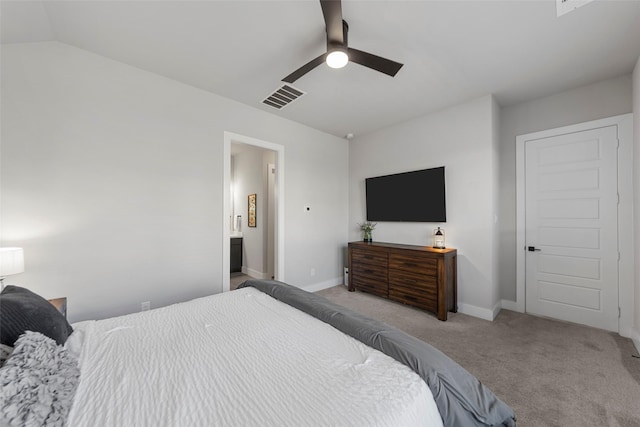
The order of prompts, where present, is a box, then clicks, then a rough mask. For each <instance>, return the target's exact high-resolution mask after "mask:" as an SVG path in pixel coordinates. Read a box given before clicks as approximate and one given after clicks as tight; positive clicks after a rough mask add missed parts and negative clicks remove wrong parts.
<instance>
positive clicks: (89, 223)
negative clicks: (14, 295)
mask: <svg viewBox="0 0 640 427" xmlns="http://www.w3.org/2000/svg"><path fill="white" fill-rule="evenodd" d="M1 78H2V81H1V83H2V100H1V102H2V134H1V137H2V139H1V140H2V157H1V159H0V161H1V168H2V169H1V173H2V182H1V190H2V191H1V194H2V205H1V216H2V223H1V233H2V234H1V236H0V245H1V246H22V247H24V249H25V258H26V261H25V263H26V272H25V273H23V274H21V275H19V276H14V277H12V278H10V279H8V281H7V282H8V283H15V284H19V285H23V286H26V287H29V288H30V289H32V290H34V291H35V292H38V293H40V294H42V295H43V296H45V297H47V298H52V297H59V296H67V297H68V299H69V301H68V302H69V318H70V320H71V321H78V320H82V319H87V318H101V317H107V316H113V315H118V314H123V313H129V312H134V311H139V309H140V302H141V301H147V300H150V301H151V304H152V306H154V307H157V306H161V305H165V304H168V303H171V302H175V301H181V300H186V299H189V298H193V297H198V296H203V295H207V294H213V293H217V292H220V291H221V289H222V261H221V260H222V248H223V245H228V242H223V241H222V231H223V229H222V228H223V223H224V221H223V218H224V217H225V216H227V215H228V212H223V209H222V200H223V192H226V191H228V188H223V184H222V182H223V138H224V132H225V131H230V132H235V133H238V134H242V135H247V136H252V137H255V138H259V139H261V140H265V141H271V142H273V143H277V144H280V145H282V146H284V147H285V149H284V154H285V158H286V162H285V165H286V175H285V183H284V186H285V194H286V200H285V213H284V215H285V221H284V222H285V224H286V227H285V254H284V256H285V277H286V280H287V281H288V282H290V283H292V284H295V285H298V286H302V287H312V286H314V285H317V284H318V283H326V282H335V283H336V284H337V283H340V281H341V276H342V271H341V269H342V249H341V248H342V247H343V246H344V242H345V241H346V240H347V232H346V230H345V224H346V223H347V217H348V215H347V206H348V202H347V199H348V190H347V188H346V187H345V186H344V183H345V182H347V179H348V144H347V142H346V141H345V140H343V139H341V138H336V137H334V136H331V135H328V134H325V133H322V132H319V131H316V130H313V129H311V128H308V127H306V126H303V125H300V124H297V123H294V122H292V121H288V120H284V119H281V118H278V117H277V116H275V115H271V114H267V113H265V112H262V111H260V110H257V109H254V108H250V107H248V106H245V105H242V104H239V103H236V102H233V101H230V100H228V99H225V98H222V97H219V96H216V95H214V94H211V93H208V92H205V91H202V90H199V89H196V88H193V87H190V86H187V85H184V84H181V83H178V82H175V81H172V80H170V79H166V78H164V77H160V76H157V75H154V74H151V73H148V72H144V71H141V70H139V69H136V68H133V67H130V66H126V65H124V64H121V63H118V62H115V61H112V60H109V59H106V58H103V57H100V56H98V55H94V54H91V53H88V52H86V51H83V50H80V49H77V48H73V47H70V46H68V45H64V44H61V43H57V42H45V43H30V44H14V45H10V44H5V45H3V46H2V76H1ZM257 96H258V95H257ZM256 100H257V101H256V102H259V98H256ZM307 203H311V204H312V205H313V206H314V207H315V209H314V211H313V214H312V215H309V214H305V213H304V212H303V206H304V205H305V204H307ZM311 264H312V266H313V268H315V271H316V275H315V276H313V277H311V276H310V274H309V268H310V267H311Z"/></svg>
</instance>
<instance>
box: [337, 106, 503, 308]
mask: <svg viewBox="0 0 640 427" xmlns="http://www.w3.org/2000/svg"><path fill="white" fill-rule="evenodd" d="M496 112H497V106H496V104H495V101H494V100H493V98H492V97H491V96H485V97H482V98H479V99H476V100H474V101H471V102H468V103H465V104H462V105H458V106H455V107H452V108H449V109H446V110H443V111H440V112H436V113H433V114H429V115H427V116H424V117H420V118H417V119H414V120H411V121H408V122H406V123H401V124H399V125H396V126H391V127H388V128H385V129H383V130H380V131H377V132H374V133H371V134H367V135H362V136H358V137H357V138H355V139H353V140H352V141H351V142H350V145H349V201H350V204H349V207H350V209H349V237H350V240H360V239H361V238H362V236H361V233H360V231H359V229H358V227H357V224H358V223H360V222H363V221H364V220H365V212H366V211H365V198H364V180H365V178H368V177H373V176H379V175H385V174H392V173H398V172H406V171H412V170H418V169H425V168H431V167H438V166H443V165H444V166H445V174H446V176H445V179H446V191H447V222H446V223H445V224H431V223H393V222H385V223H378V226H377V228H376V229H375V230H374V232H373V239H374V240H376V241H383V242H393V243H405V244H416V245H431V244H432V231H433V229H434V228H435V227H436V226H442V227H444V228H445V231H446V238H447V246H449V247H453V248H456V249H457V250H458V303H459V304H458V305H459V308H460V311H462V312H466V313H469V314H473V315H476V316H480V317H484V318H492V315H493V309H494V304H495V302H496V301H495V299H496V296H497V278H496V275H497V273H496V271H495V269H496V265H495V262H494V258H495V257H494V256H493V252H494V249H495V247H494V245H495V244H496V242H494V233H495V232H494V228H495V226H494V223H493V217H494V213H495V212H494V206H495V204H496V201H495V200H496V198H497V194H496V193H495V186H496V185H497V179H496V176H495V175H496V173H497V172H496V171H497V165H496V164H495V161H496V150H495V146H496V138H495V136H494V133H495V130H494V129H493V125H494V123H495V121H496V120H497V117H495V115H496V114H495V113H496ZM415 191H416V194H417V195H419V194H420V189H419V188H416V189H415Z"/></svg>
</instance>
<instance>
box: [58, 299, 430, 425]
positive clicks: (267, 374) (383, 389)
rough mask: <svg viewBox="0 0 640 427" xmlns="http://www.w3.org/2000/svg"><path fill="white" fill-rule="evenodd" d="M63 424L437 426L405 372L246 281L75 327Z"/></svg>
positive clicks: (425, 393) (423, 389) (426, 398)
mask: <svg viewBox="0 0 640 427" xmlns="http://www.w3.org/2000/svg"><path fill="white" fill-rule="evenodd" d="M74 328H75V332H74V333H73V335H72V336H71V337H70V338H69V341H68V344H67V347H68V348H69V349H71V350H72V351H76V352H78V353H79V360H80V369H81V380H80V385H79V388H78V391H77V394H76V397H75V400H74V403H73V407H72V409H71V413H70V415H69V425H71V426H92V427H93V426H123V427H124V426H127V427H128V426H190V427H191V426H418V425H421V426H427V425H429V426H441V425H442V421H441V418H440V415H439V413H438V410H437V407H436V405H435V402H434V400H433V396H432V394H431V392H430V390H429V389H428V388H427V386H426V384H425V383H424V382H423V381H422V380H421V379H420V377H419V376H418V375H417V374H415V373H414V372H413V371H412V370H410V369H409V368H407V367H406V366H404V365H403V364H401V363H399V362H397V361H395V360H393V359H391V358H390V357H388V356H386V355H384V354H382V353H381V352H379V351H377V350H374V349H372V348H370V347H368V346H366V345H364V344H362V343H360V342H359V341H357V340H355V339H353V338H351V337H349V336H347V335H345V334H343V333H342V332H339V331H338V330H336V329H334V328H333V327H331V326H329V325H327V324H325V323H323V322H321V321H319V320H317V319H315V318H313V317H311V316H309V315H307V314H305V313H303V312H301V311H298V310H296V309H295V308H292V307H290V306H288V305H286V304H284V303H281V302H279V301H277V300H275V299H273V298H271V297H270V296H267V295H266V294H263V293H261V292H260V291H258V290H256V289H254V288H245V289H240V290H237V291H233V292H227V293H225V294H220V295H215V296H212V297H206V298H200V299H197V300H194V301H190V302H187V303H183V304H177V305H173V306H169V307H165V308H161V309H157V310H152V311H148V312H144V313H136V314H132V315H128V316H122V317H117V318H112V319H106V320H100V321H91V322H82V323H78V324H75V325H74Z"/></svg>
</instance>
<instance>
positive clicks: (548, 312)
mask: <svg viewBox="0 0 640 427" xmlns="http://www.w3.org/2000/svg"><path fill="white" fill-rule="evenodd" d="M617 150H618V137H617V127H616V126H609V127H603V128H598V129H592V130H586V131H582V132H575V133H570V134H566V135H559V136H553V137H548V138H542V139H537V140H530V141H526V143H525V182H526V183H525V187H526V190H525V191H526V199H525V205H526V208H525V209H526V212H525V215H526V231H525V232H526V311H527V312H529V313H532V314H537V315H542V316H548V317H553V318H557V319H562V320H567V321H571V322H576V323H582V324H585V325H590V326H594V327H597V328H602V329H607V330H610V331H616V332H617V331H618V316H619V311H618V307H619V305H618V224H617V212H618V186H617V169H618V165H617Z"/></svg>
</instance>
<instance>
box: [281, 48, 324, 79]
mask: <svg viewBox="0 0 640 427" xmlns="http://www.w3.org/2000/svg"><path fill="white" fill-rule="evenodd" d="M326 57H327V54H326V53H323V54H322V55H320V56H318V57H317V58H316V59H312V60H311V61H309V62H307V63H306V64H304V65H303V66H302V67H300V68H298V69H297V70H295V71H294V72H293V73H291V74H289V75H288V76H287V77H285V78H284V79H282V81H283V82H287V83H293V82H295V81H296V80H298V79H299V78H300V77H302V76H304V75H305V74H307V73H308V72H309V71H311V70H313V69H314V68H316V67H317V66H318V65H320V64H322V63H323V62H324V61H325V58H326Z"/></svg>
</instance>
